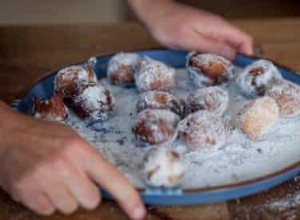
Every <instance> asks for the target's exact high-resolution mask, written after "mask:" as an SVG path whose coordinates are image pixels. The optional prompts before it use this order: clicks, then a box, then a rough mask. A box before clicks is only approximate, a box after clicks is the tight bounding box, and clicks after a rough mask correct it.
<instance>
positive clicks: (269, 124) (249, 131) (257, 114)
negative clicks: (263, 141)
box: [238, 96, 279, 140]
mask: <svg viewBox="0 0 300 220" xmlns="http://www.w3.org/2000/svg"><path fill="white" fill-rule="evenodd" d="M278 117H279V107H278V105H277V103H276V101H275V100H274V99H273V98H271V97H268V96H264V97H262V98H258V99H256V100H252V101H250V102H249V103H248V104H246V105H245V106H244V108H242V110H241V111H240V112H239V114H238V126H239V128H240V130H241V131H242V132H243V133H244V134H246V135H247V136H248V137H249V138H250V139H253V140H257V139H259V138H261V137H262V136H263V135H264V134H266V133H268V132H269V131H270V129H272V128H273V127H274V125H275V123H276V121H277V119H278Z"/></svg>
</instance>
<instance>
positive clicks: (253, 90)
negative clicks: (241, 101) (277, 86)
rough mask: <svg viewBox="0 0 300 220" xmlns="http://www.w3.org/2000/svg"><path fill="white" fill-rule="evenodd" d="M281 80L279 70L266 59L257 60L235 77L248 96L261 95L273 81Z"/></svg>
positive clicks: (242, 90)
mask: <svg viewBox="0 0 300 220" xmlns="http://www.w3.org/2000/svg"><path fill="white" fill-rule="evenodd" d="M280 80H282V76H281V74H280V72H279V70H278V69H277V68H276V66H274V64H273V63H271V62H270V61H268V60H257V61H255V62H253V63H252V64H251V65H249V66H247V67H246V68H245V69H244V70H243V71H242V72H241V73H239V74H238V77H237V78H236V83H237V85H238V86H239V88H240V90H241V92H242V93H244V94H245V95H247V96H250V97H257V96H263V95H264V94H265V92H266V90H267V89H268V88H269V87H270V86H272V85H273V84H274V83H276V82H278V81H280Z"/></svg>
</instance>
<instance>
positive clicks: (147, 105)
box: [136, 91, 184, 117]
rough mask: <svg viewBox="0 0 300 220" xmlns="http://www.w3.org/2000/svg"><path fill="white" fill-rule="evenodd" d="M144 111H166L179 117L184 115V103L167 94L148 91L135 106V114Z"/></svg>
mask: <svg viewBox="0 0 300 220" xmlns="http://www.w3.org/2000/svg"><path fill="white" fill-rule="evenodd" d="M145 109H166V110H170V111H172V112H174V113H176V114H177V115H179V116H180V117H181V116H183V113H184V102H183V101H182V100H180V99H178V98H177V97H175V96H174V95H172V94H170V93H168V92H163V91H148V92H145V93H142V94H141V96H140V97H139V99H138V101H137V104H136V110H137V112H141V111H143V110H145Z"/></svg>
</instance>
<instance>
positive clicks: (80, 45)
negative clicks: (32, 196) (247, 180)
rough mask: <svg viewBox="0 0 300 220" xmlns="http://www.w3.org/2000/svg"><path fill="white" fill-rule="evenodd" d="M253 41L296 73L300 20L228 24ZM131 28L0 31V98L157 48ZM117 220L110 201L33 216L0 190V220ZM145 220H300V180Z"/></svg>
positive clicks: (153, 211) (151, 211) (151, 213)
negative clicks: (102, 59) (79, 66)
mask: <svg viewBox="0 0 300 220" xmlns="http://www.w3.org/2000/svg"><path fill="white" fill-rule="evenodd" d="M232 22H233V23H235V24H236V25H238V26H239V27H241V28H242V29H244V30H245V31H248V32H249V33H250V34H252V35H253V36H254V39H255V42H256V44H258V45H260V46H261V47H262V48H263V51H264V54H265V57H267V58H271V59H273V60H275V61H277V62H279V63H282V64H284V65H286V66H288V67H290V68H293V69H295V70H300V28H299V27H300V18H289V19H288V18H280V19H268V20H255V19H252V20H234V21H232ZM158 46H159V45H158V44H157V43H155V42H154V41H153V40H152V39H151V38H150V37H149V35H148V34H147V33H146V32H145V31H144V30H143V29H142V28H141V27H140V26H139V25H137V24H135V23H114V24H89V25H64V26H62V25H55V26H26V27H24V26H22V27H0V99H2V100H5V101H7V102H10V101H12V100H13V99H15V98H20V97H22V95H24V92H26V91H27V90H28V89H29V88H30V86H31V85H33V84H34V83H35V82H37V81H38V80H39V79H41V78H42V77H44V76H46V75H47V74H49V72H51V71H53V70H56V69H58V68H60V67H62V66H64V65H66V64H72V63H75V62H77V61H80V60H83V59H86V58H88V57H89V56H93V55H102V54H107V53H113V52H119V51H127V50H139V49H145V48H153V47H158ZM27 219H32V220H40V219H49V220H71V219H72V220H76V219H80V220H94V219H97V220H98V219H101V220H106V219H109V220H122V219H127V217H126V216H125V214H124V213H123V212H122V211H121V210H120V208H119V207H118V206H117V205H116V203H115V202H111V201H106V200H104V201H103V202H102V204H101V205H100V206H99V207H98V208H97V209H96V210H94V211H89V212H87V211H84V210H79V211H77V212H76V213H75V214H72V215H70V216H63V215H60V214H58V213H57V214H54V215H52V216H49V217H41V216H38V215H35V214H34V213H32V212H31V211H29V210H27V209H26V208H24V207H23V206H21V205H20V204H17V203H15V202H13V201H12V200H11V199H10V198H9V196H8V195H7V194H6V193H5V192H3V191H1V190H0V220H27ZM146 219H148V220H159V219H160V220H198V219H209V220H215V219H216V220H217V219H224V220H227V219H237V220H240V219H300V178H299V177H295V178H294V179H291V180H290V181H288V182H286V183H284V184H282V185H280V186H277V187H275V188H273V189H270V190H268V191H266V192H263V193H259V194H257V195H254V196H249V197H245V198H242V199H239V200H233V201H228V202H220V203H214V204H207V205H193V206H180V207H153V206H150V207H148V215H147V217H146Z"/></svg>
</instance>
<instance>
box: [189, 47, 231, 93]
mask: <svg viewBox="0 0 300 220" xmlns="http://www.w3.org/2000/svg"><path fill="white" fill-rule="evenodd" d="M186 66H187V70H188V74H189V77H190V80H191V81H192V82H193V83H194V84H195V85H196V86H197V87H199V88H203V87H207V86H214V85H224V84H227V83H228V82H229V81H230V80H231V79H232V78H233V70H234V67H233V65H232V63H231V62H230V61H229V60H227V59H225V58H224V57H221V56H218V55H215V54H201V53H197V52H191V53H189V54H188V56H187V64H186Z"/></svg>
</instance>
